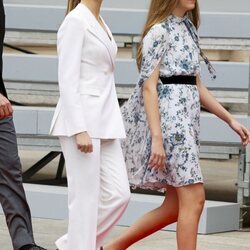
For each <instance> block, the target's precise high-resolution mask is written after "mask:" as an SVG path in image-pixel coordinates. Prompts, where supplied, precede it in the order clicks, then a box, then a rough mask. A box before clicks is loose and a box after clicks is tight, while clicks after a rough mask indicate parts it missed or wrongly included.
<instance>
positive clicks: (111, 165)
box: [96, 140, 130, 249]
mask: <svg viewBox="0 0 250 250" xmlns="http://www.w3.org/2000/svg"><path fill="white" fill-rule="evenodd" d="M100 178H101V179H100V201H99V206H98V226H97V243H96V246H97V249H100V246H101V245H102V242H103V239H104V238H105V237H106V236H107V234H108V233H109V232H110V230H111V229H112V228H113V226H114V225H115V223H116V222H117V221H118V220H119V219H120V217H121V216H122V214H123V212H124V211H125V209H126V207H127V205H128V202H129V198H130V190H129V183H128V176H127V171H126V166H125V162H124V158H123V154H122V149H121V146H120V142H119V140H104V141H102V142H101V169H100Z"/></svg>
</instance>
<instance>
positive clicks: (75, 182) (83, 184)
mask: <svg viewBox="0 0 250 250" xmlns="http://www.w3.org/2000/svg"><path fill="white" fill-rule="evenodd" d="M60 143H61V147H62V151H63V154H64V157H65V163H66V169H67V180H68V208H69V222H68V233H67V234H66V235H64V236H63V237H61V238H60V239H58V240H57V242H56V245H57V248H58V249H59V250H83V249H86V250H95V249H96V228H97V220H98V218H97V213H98V201H99V194H100V140H99V139H92V143H93V152H92V153H88V154H86V153H82V152H81V151H79V150H78V149H77V145H76V141H75V138H74V137H70V138H68V137H62V138H60Z"/></svg>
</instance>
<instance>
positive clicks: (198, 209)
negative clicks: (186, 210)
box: [190, 194, 205, 215]
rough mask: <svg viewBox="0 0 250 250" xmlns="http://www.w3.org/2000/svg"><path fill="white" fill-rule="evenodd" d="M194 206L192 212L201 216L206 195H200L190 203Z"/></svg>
mask: <svg viewBox="0 0 250 250" xmlns="http://www.w3.org/2000/svg"><path fill="white" fill-rule="evenodd" d="M190 203H191V206H192V211H193V212H194V213H196V214H199V215H200V214H201V213H202V210H203V208H204V204H205V195H203V194H200V195H197V196H195V197H194V198H193V200H192V201H191V202H190Z"/></svg>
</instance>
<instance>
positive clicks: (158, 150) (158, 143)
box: [149, 137, 166, 169]
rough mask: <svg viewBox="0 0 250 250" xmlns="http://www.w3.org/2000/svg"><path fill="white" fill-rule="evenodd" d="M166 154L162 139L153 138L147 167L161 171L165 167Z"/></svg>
mask: <svg viewBox="0 0 250 250" xmlns="http://www.w3.org/2000/svg"><path fill="white" fill-rule="evenodd" d="M165 160H166V154H165V150H164V147H163V143H162V138H158V137H153V138H152V147H151V156H150V159H149V166H150V167H151V168H154V169H162V168H164V166H165Z"/></svg>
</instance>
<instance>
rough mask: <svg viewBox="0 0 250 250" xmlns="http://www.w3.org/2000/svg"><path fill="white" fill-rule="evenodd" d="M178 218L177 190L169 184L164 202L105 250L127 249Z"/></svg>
mask: <svg viewBox="0 0 250 250" xmlns="http://www.w3.org/2000/svg"><path fill="white" fill-rule="evenodd" d="M177 218H178V198H177V194H176V190H175V188H173V187H170V186H168V187H167V196H166V197H165V199H164V202H163V204H162V205H161V206H160V207H159V208H156V209H154V210H152V211H150V212H149V213H147V214H145V215H144V216H142V217H141V218H140V219H139V220H137V221H136V222H135V223H134V224H133V225H132V226H131V227H129V228H128V229H127V230H126V231H125V232H124V233H123V234H122V235H120V236H119V237H118V238H117V239H115V240H114V241H113V242H112V243H111V244H109V245H107V246H106V247H104V250H125V249H127V248H128V247H129V246H131V245H132V244H134V243H135V242H137V241H139V240H141V239H143V238H145V237H147V236H149V235H150V234H152V233H154V232H156V231H158V230H160V229H162V228H163V227H165V226H167V225H169V224H172V223H174V222H176V221H177Z"/></svg>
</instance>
